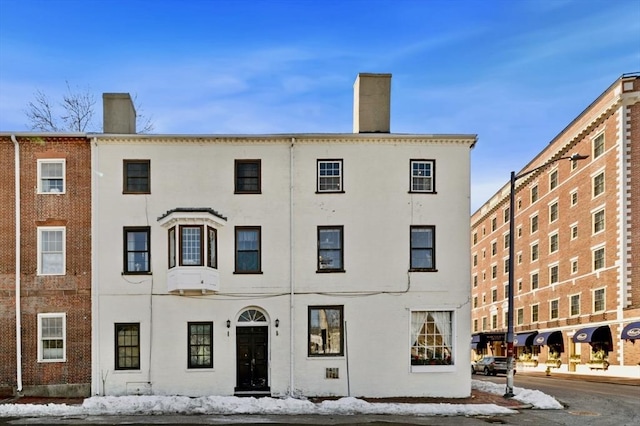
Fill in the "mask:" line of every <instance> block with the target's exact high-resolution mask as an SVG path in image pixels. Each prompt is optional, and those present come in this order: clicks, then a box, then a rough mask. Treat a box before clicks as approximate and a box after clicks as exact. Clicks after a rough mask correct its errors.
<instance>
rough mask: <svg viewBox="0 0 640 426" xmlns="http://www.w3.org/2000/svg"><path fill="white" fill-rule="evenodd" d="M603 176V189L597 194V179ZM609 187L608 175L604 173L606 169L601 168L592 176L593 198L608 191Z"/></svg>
mask: <svg viewBox="0 0 640 426" xmlns="http://www.w3.org/2000/svg"><path fill="white" fill-rule="evenodd" d="M600 176H602V189H601V190H600V192H598V193H597V194H596V179H597V178H599V177H600ZM598 187H600V185H598ZM606 188H607V177H606V175H605V174H604V170H600V171H598V172H597V173H594V174H593V175H592V177H591V198H597V197H599V196H601V195H602V194H604V193H605V192H606Z"/></svg>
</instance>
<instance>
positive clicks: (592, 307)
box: [591, 287, 607, 314]
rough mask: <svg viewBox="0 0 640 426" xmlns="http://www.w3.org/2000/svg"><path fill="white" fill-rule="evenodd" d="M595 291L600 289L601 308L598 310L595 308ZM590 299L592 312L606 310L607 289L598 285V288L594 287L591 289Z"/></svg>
mask: <svg viewBox="0 0 640 426" xmlns="http://www.w3.org/2000/svg"><path fill="white" fill-rule="evenodd" d="M597 291H602V309H600V310H596V292H597ZM591 300H592V301H593V303H592V305H591V309H592V310H593V313H594V314H595V313H598V312H604V311H606V310H607V290H606V288H605V287H600V288H594V289H593V290H591Z"/></svg>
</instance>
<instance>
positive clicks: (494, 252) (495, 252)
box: [491, 241, 498, 256]
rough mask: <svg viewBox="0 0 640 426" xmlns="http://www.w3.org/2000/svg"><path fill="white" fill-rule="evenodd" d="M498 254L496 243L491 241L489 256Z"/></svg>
mask: <svg viewBox="0 0 640 426" xmlns="http://www.w3.org/2000/svg"><path fill="white" fill-rule="evenodd" d="M497 253H498V243H497V242H496V241H493V242H492V243H491V256H495V255H496V254H497Z"/></svg>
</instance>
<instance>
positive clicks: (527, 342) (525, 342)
mask: <svg viewBox="0 0 640 426" xmlns="http://www.w3.org/2000/svg"><path fill="white" fill-rule="evenodd" d="M536 334H538V332H537V331H527V332H526V333H518V334H516V337H515V339H513V346H531V345H532V344H533V337H534V336H535V335H536Z"/></svg>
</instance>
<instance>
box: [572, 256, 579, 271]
mask: <svg viewBox="0 0 640 426" xmlns="http://www.w3.org/2000/svg"><path fill="white" fill-rule="evenodd" d="M574 266H575V267H574ZM570 268H571V275H575V274H577V273H578V258H577V257H573V258H571V259H570Z"/></svg>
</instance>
